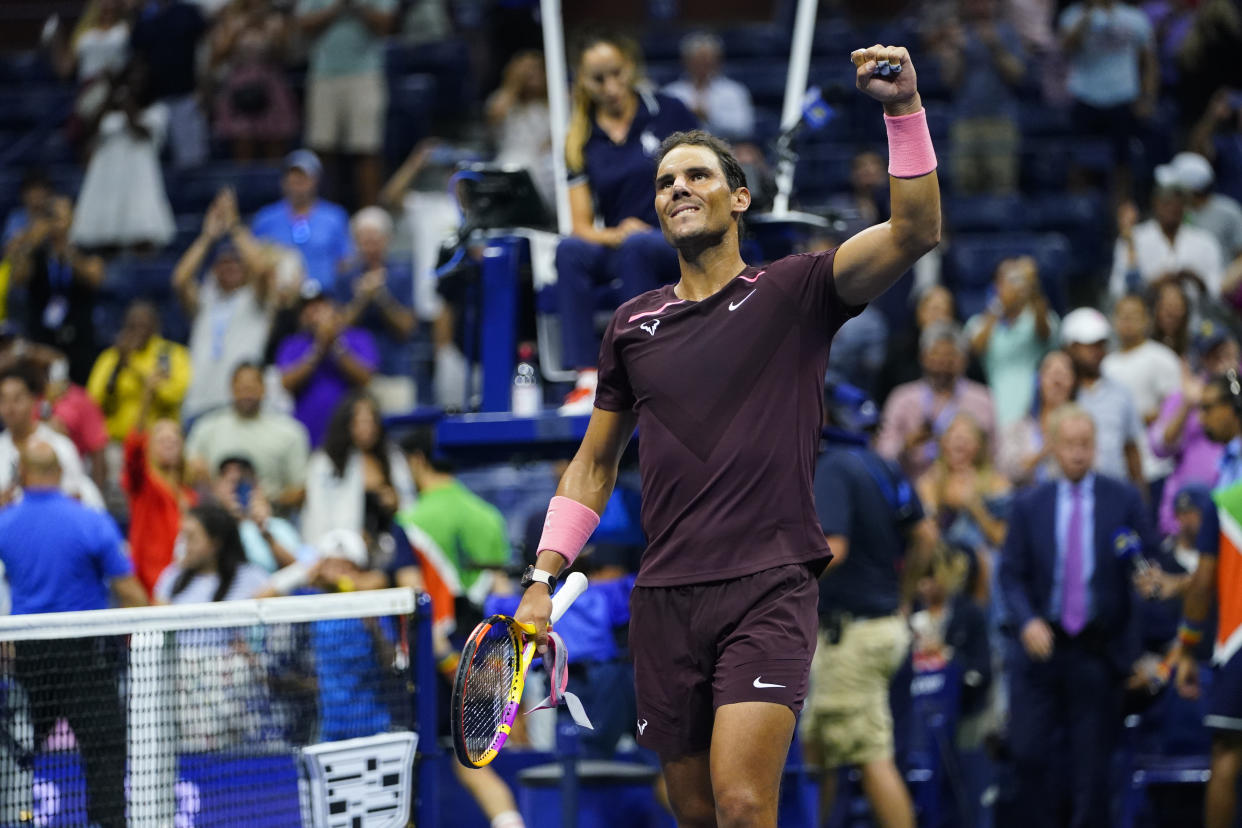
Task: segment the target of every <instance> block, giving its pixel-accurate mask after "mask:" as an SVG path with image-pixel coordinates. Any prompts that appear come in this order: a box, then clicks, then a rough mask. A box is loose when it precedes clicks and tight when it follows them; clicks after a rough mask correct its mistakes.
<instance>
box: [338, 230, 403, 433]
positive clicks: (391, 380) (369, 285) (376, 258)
mask: <svg viewBox="0 0 1242 828" xmlns="http://www.w3.org/2000/svg"><path fill="white" fill-rule="evenodd" d="M349 229H350V232H351V233H352V234H353V237H354V245H355V249H356V250H357V255H356V257H355V258H354V260H353V261H352V262H350V263H349V269H348V270H346V271H345V273H344V274H343V275H342V276H341V278H339V279H337V281H336V287H335V290H334V293H335V297H336V300H337V301H338V302H340V304H341V307H342V317H343V320H342V324H343V325H344V327H346V328H350V327H359V328H362V329H363V330H365V331H368V332H369V333H370V334H371V335H372V336H373V337H375V342H376V344H377V345H378V346H379V360H380V361H379V367H378V369H377V371H376V375H375V376H374V377H372V379H371V390H372V392H374V393H375V395H376V397H377V398H378V399H379V401H380V406H381V407H382V408H383V409H384V411H385V413H400V412H405V411H409V410H410V409H411V408H413V407H414V402H415V399H414V381H413V380H412V379H411V377H412V375H413V373H414V352H413V349H412V347H411V346H412V344H413V338H414V330H415V328H416V327H417V326H418V320H417V318H416V317H415V316H414V273H413V270H412V269H411V268H410V266H409V265H408V264H406V263H404V262H402V261H400V260H398V259H394V258H391V257H390V256H389V245H390V244H391V243H392V233H393V224H392V218H391V217H390V216H389V215H388V213H387V212H385V211H384V210H382V209H381V208H379V207H364V208H363V209H361V210H359V211H358V212H357V213H355V214H354V217H353V219H351V220H350V222H349Z"/></svg>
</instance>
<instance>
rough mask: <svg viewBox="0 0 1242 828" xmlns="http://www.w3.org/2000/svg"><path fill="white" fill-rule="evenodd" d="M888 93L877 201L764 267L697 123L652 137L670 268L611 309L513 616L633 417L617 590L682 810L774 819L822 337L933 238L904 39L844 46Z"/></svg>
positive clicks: (556, 567) (561, 563)
mask: <svg viewBox="0 0 1242 828" xmlns="http://www.w3.org/2000/svg"><path fill="white" fill-rule="evenodd" d="M852 59H853V61H854V64H855V66H856V67H857V85H858V88H859V89H860V90H862V91H863V92H864V93H866V94H867V95H870V96H871V97H873V98H875V99H876V100H878V101H880V102H881V103H883V104H884V111H885V123H886V125H887V127H888V139H889V173H890V175H891V178H890V184H889V186H890V191H891V196H892V218H891V219H890V220H889V221H887V222H885V223H883V224H880V225H877V226H875V227H871V228H869V229H867V230H864V231H862V232H861V233H859V234H858V235H856V236H854V237H852V238H850V239H849V240H848V241H846V242H845V243H843V244H842V245H841V246H840V247H839V248H837V249H835V250H831V251H829V252H827V253H822V254H815V255H798V256H789V257H787V258H785V259H781V260H780V261H777V262H774V263H773V264H770V265H768V266H767V267H766V268H764V269H759V268H754V267H747V265H746V263H745V262H743V261H742V258H741V256H740V254H739V233H740V230H739V224H740V223H741V220H742V217H743V215H744V214H745V212H746V210H747V208H748V207H749V206H750V191H749V190H747V189H746V179H745V176H744V174H743V173H742V170H741V168H740V167H739V165H738V163H737V160H736V159H735V158H734V157H733V155H732V154H731V153H730V151H729V149H728V147H727V145H725V144H724V143H722V142H720V141H718V140H717V139H715V138H713V137H712V136H710V135H708V134H706V133H703V132H697V131H696V132H689V133H676V134H674V135H671V136H669V138H668V139H666V140H665V142H664V144H663V145H662V146H661V148H660V151H659V154H658V156H657V158H658V166H657V171H656V179H655V207H656V213H657V215H658V216H659V218H660V226H661V229H662V231H663V233H664V237H665V238H666V239H667V240H668V242H669V243H670V244H671V245H672V246H673V247H675V248H676V249H677V251H678V254H679V257H680V266H681V279H680V281H678V282H677V283H676V284H675V285H666V286H664V287H662V288H659V289H658V290H654V291H650V292H648V293H644V294H642V295H640V296H638V297H636V298H634V299H632V300H631V301H629V302H627V303H626V304H624V305H622V306H621V307H620V308H619V309H618V310H617V312H616V314H615V315H614V316H613V318H612V322H611V324H610V325H609V327H608V330H607V332H606V334H605V336H604V341H603V346H602V348H601V350H600V358H599V391H598V393H597V395H596V398H595V410H594V412H593V413H592V415H591V421H590V424H589V426H588V428H587V433H586V437H585V438H584V439H583V441H582V445H581V447H580V448H579V449H578V452H577V455H576V456H575V457H574V459H573V461H572V462H571V463H570V465H569V468H568V469H567V470H566V472H565V474H564V476H563V477H562V478H561V482H560V486H559V488H558V490H557V495H556V497H554V498H553V499H552V502H551V503H550V504H549V507H548V515H547V519H546V522H545V524H544V532H543V537H542V539H541V541H540V544H539V549H540V552H539V556H538V559H537V563H536V565H535V566H534V567H531V568H530V569H528V570H527V572H526V575H525V576H524V578H523V583H524V585H525V586H526V587H527V589H526V593H525V595H524V596H523V598H522V602H521V604H520V605H519V607H518V611H517V615H516V618H517V619H518V620H519V621H525V622H529V623H533V624H534V625H535V626H536V627H537V629H538V630H539V632H540V636H541V641H540V647H542V646H543V642H542V638H543V636H544V630H545V628H546V624H547V620H548V617H549V614H550V613H551V609H552V603H551V600H550V599H549V597H548V596H549V592H550V589H551V588H552V587H554V586H555V580H556V577H557V576H558V575H559V574H560V571H561V569H562V568H564V567H567V566H570V565H572V564H573V562H574V559H575V557H576V556H577V555H578V553H579V551H580V550H581V549H582V547H583V545H584V544H585V543H586V541H587V538H588V537H590V535H591V532H592V531H593V530H594V528H595V526H596V525H597V524H598V522H599V514H600V513H601V512H602V511H603V509H604V505H605V503H606V502H607V500H608V496H609V494H610V493H611V491H612V488H613V485H614V483H615V481H616V476H617V464H618V461H619V459H620V457H621V454H622V452H623V451H624V450H625V447H626V444H627V443H628V442H629V439H630V436H631V435H632V434H633V433H634V429H635V426H638V427H639V429H640V433H641V435H642V436H641V439H640V440H639V463H640V468H641V477H642V504H643V505H642V520H643V529H644V531H645V533H646V535H647V541H648V546H647V549H646V552H645V554H644V556H643V560H642V564H641V567H640V569H639V573H638V577H637V581H636V587H635V589H634V592H633V596H632V598H631V622H630V647H631V650H632V652H633V657H634V674H635V685H636V690H637V702H638V721H637V726H636V732H637V737H638V741H639V743H640V744H642V745H643V746H644V747H648V748H650V749H652V750H654V751H656V753H657V754H658V755H659V756H660V759H661V763H662V765H663V768H664V774H665V779H666V781H667V785H668V794H669V800H670V802H671V804H672V807H673V811H674V814H675V816H676V817H677V820H678V823H679V824H680V825H682V826H694V827H695V828H697V826H748V828H749V827H755V826H759V827H762V826H771V827H772V828H774V827H775V825H776V817H777V798H778V792H779V787H780V779H781V772H782V768H783V766H784V763H785V758H786V754H787V753H788V750H789V744H790V739H791V737H792V734H793V729H794V723H795V716H796V715H797V713H798V712H799V711H800V710H801V707H802V702H803V699H804V698H805V697H806V693H807V683H808V674H809V670H810V665H811V656H812V654H813V651H814V649H815V637H816V625H817V621H818V615H817V612H816V599H817V596H818V588H817V583H816V579H817V576H818V574H819V573H820V572H822V570H823V568H824V566H825V564H826V562H827V560H828V558H829V557H830V554H829V551H828V546H827V543H826V541H825V539H824V533H823V531H822V529H821V528H820V525H819V521H818V520H817V519H816V513H815V506H814V503H813V498H812V488H811V481H812V471H813V468H814V465H815V457H816V451H817V448H818V445H819V433H820V425H821V421H822V413H823V394H822V385H823V378H824V371H825V368H826V366H827V362H828V349H829V346H830V344H831V341H832V337H833V335H834V334H835V332H836V331H837V329H838V328H839V327H840V326H841V324H842V323H843V322H845V321H846V320H847V319H849V318H851V317H853V316H855V315H856V314H858V313H859V312H860V311H861V310H862V309H863V307H864V306H865V305H866V304H867V303H868V302H870V301H871V300H873V299H875V298H876V297H877V296H879V295H880V294H881V293H883V292H884V291H885V290H886V289H888V287H889V286H890V285H892V284H893V282H895V281H896V280H897V278H898V277H899V276H901V274H903V273H904V272H905V271H907V270H908V269H909V268H910V266H911V265H913V264H914V262H915V261H916V260H917V259H918V258H919V257H920V256H922V255H923V254H924V253H926V252H927V251H929V250H931V249H932V248H933V247H935V246H936V244H937V242H938V241H939V239H940V194H939V186H938V184H937V180H936V175H935V168H936V158H935V153H934V152H933V150H932V144H931V138H930V135H929V133H928V131H927V120H926V116H925V114H924V112H923V108H922V102H921V100H920V98H919V94H918V90H917V88H916V82H915V72H914V66H913V65H912V64H911V62H910V56H909V54H908V53H907V51H906V50H905V49H904V48H902V47H899V46H879V45H877V46H873V47H871V48H870V49H861V50H858V51H856V52H854V53H853V55H852Z"/></svg>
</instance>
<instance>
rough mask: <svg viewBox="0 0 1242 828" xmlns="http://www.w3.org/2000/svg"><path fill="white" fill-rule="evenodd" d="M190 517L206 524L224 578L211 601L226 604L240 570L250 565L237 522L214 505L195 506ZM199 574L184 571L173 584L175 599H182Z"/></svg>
mask: <svg viewBox="0 0 1242 828" xmlns="http://www.w3.org/2000/svg"><path fill="white" fill-rule="evenodd" d="M190 516H191V517H193V518H194V519H195V520H197V521H198V522H199V523H200V524H202V527H203V531H204V532H205V533H206V534H207V537H208V538H209V539H210V541H211V543H212V544H213V545H214V546H215V547H216V574H217V575H218V576H219V578H220V584H219V586H217V587H216V594H215V595H213V596H212V597H211V600H212V601H223V600H224V599H225V597H226V596H227V595H228V594H229V590H230V589H231V588H232V587H233V581H234V580H235V579H236V578H237V570H238V568H239V567H240V566H241V565H242V564H243V563H245V561H246V548H245V547H244V546H242V541H241V534H240V533H239V532H238V530H237V521H236V520H235V519H234V518H233V516H232V515H231V514H229V512H228V510H227V509H225V508H224V507H223V506H217V505H215V504H214V503H204V504H202V505H200V506H195V507H194V508H193V509H191V510H190ZM198 574H199V572H198V571H197V570H194V569H189V568H186V569H183V570H181V574H179V575H178V576H177V580H175V581H173V586H172V595H173V597H176V596H177V595H180V594H181V592H182V590H184V589H185V588H186V587H187V586H189V585H190V581H191V580H193V579H194V577H195V576H196V575H198Z"/></svg>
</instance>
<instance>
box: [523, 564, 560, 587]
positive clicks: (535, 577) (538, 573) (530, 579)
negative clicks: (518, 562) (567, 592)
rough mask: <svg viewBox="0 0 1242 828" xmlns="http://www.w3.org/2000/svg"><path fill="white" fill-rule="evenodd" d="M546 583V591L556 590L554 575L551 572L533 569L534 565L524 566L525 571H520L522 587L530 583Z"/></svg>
mask: <svg viewBox="0 0 1242 828" xmlns="http://www.w3.org/2000/svg"><path fill="white" fill-rule="evenodd" d="M535 583H539V584H547V585H548V593H549V594H551V593H553V592H556V576H555V575H553V574H552V573H551V572H545V571H544V570H542V569H535V567H534V566H528V567H526V571H525V572H523V573H522V589H526V588H527V587H528V586H530V585H531V584H535Z"/></svg>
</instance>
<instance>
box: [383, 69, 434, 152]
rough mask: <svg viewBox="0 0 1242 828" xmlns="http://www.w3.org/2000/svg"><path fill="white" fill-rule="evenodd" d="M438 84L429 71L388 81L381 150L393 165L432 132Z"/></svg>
mask: <svg viewBox="0 0 1242 828" xmlns="http://www.w3.org/2000/svg"><path fill="white" fill-rule="evenodd" d="M437 86H438V81H437V80H436V79H435V78H434V77H432V76H431V75H409V76H407V77H404V78H400V79H394V80H390V81H389V86H388V123H387V124H385V131H384V152H385V155H386V156H387V158H388V161H389V163H390V164H391V165H393V166H394V168H395V166H396V165H399V164H400V163H401V162H402V161H404V160H405V157H406V155H407V154H409V152H410V150H411V149H413V147H414V145H415V144H417V143H418V142H419V141H420V140H421V139H423V138H425V137H427V135H429V134H430V133H431V118H432V111H433V109H434V108H435V99H436V88H437Z"/></svg>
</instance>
